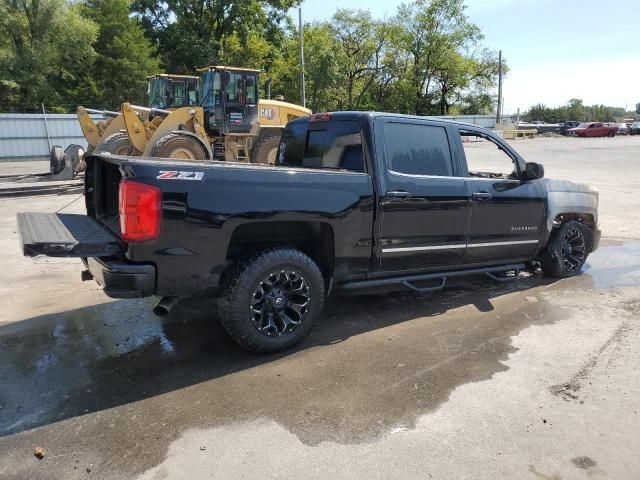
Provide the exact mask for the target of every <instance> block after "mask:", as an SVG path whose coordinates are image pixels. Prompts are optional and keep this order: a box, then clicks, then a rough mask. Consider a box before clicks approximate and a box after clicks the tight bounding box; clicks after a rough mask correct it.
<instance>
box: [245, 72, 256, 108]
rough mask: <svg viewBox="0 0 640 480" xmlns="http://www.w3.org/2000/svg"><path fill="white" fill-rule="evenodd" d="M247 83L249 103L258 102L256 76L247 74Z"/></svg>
mask: <svg viewBox="0 0 640 480" xmlns="http://www.w3.org/2000/svg"><path fill="white" fill-rule="evenodd" d="M245 84H246V88H247V103H256V77H254V76H253V75H247V80H246V83H245Z"/></svg>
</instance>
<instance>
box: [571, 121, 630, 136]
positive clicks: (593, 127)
mask: <svg viewBox="0 0 640 480" xmlns="http://www.w3.org/2000/svg"><path fill="white" fill-rule="evenodd" d="M616 133H618V126H617V125H615V124H613V125H612V124H608V123H602V122H588V123H581V124H580V125H578V126H577V127H576V128H570V129H569V130H567V135H571V136H574V137H615V136H616Z"/></svg>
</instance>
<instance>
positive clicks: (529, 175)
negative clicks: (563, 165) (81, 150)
mask: <svg viewBox="0 0 640 480" xmlns="http://www.w3.org/2000/svg"><path fill="white" fill-rule="evenodd" d="M522 177H523V180H536V179H538V178H543V177H544V167H543V166H542V164H540V163H534V162H527V166H526V167H525V169H524V172H523V174H522Z"/></svg>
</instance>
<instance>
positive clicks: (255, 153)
mask: <svg viewBox="0 0 640 480" xmlns="http://www.w3.org/2000/svg"><path fill="white" fill-rule="evenodd" d="M280 136H281V135H280V132H268V133H260V134H259V135H258V139H257V140H256V143H255V144H254V145H253V147H251V155H250V160H251V163H262V164H265V165H275V164H276V155H277V154H278V146H279V145H280Z"/></svg>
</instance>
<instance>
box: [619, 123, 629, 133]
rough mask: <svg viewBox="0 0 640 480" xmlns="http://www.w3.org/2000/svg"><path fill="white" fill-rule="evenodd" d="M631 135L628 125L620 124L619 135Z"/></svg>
mask: <svg viewBox="0 0 640 480" xmlns="http://www.w3.org/2000/svg"><path fill="white" fill-rule="evenodd" d="M628 134H629V127H628V126H627V124H626V123H619V124H618V135H628Z"/></svg>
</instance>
